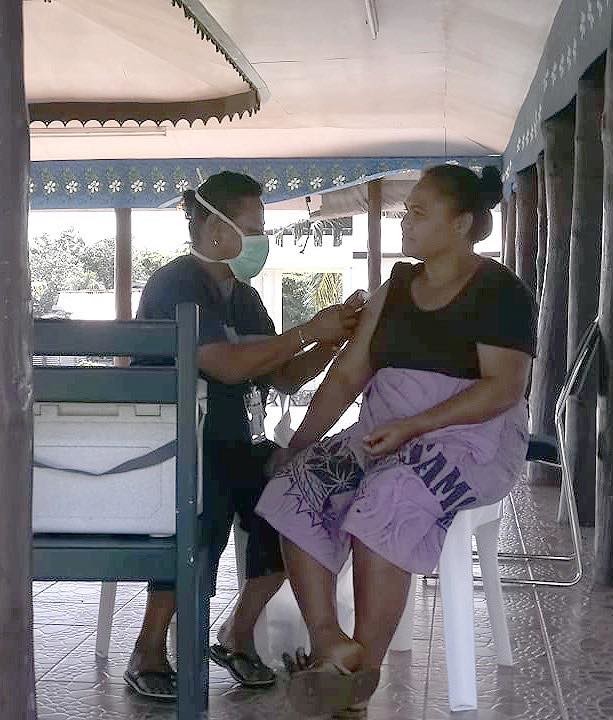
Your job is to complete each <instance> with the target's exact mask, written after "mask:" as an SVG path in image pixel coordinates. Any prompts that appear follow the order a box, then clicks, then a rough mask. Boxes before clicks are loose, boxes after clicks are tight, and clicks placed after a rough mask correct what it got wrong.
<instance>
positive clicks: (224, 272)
mask: <svg viewBox="0 0 613 720" xmlns="http://www.w3.org/2000/svg"><path fill="white" fill-rule="evenodd" d="M202 264H203V265H204V267H205V269H206V271H207V272H208V273H209V275H211V276H212V277H213V279H214V280H215V281H216V282H217V283H222V282H224V281H225V280H230V279H231V278H233V277H234V275H233V273H232V270H230V267H229V266H228V265H226V264H225V263H202Z"/></svg>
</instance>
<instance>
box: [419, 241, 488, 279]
mask: <svg viewBox="0 0 613 720" xmlns="http://www.w3.org/2000/svg"><path fill="white" fill-rule="evenodd" d="M480 262H481V258H480V257H479V256H478V255H476V254H475V253H474V252H473V251H472V249H471V248H467V249H466V250H463V251H461V252H458V253H445V254H444V255H439V256H436V257H433V258H428V259H427V260H426V261H425V262H424V273H425V274H426V278H427V279H428V283H429V284H430V285H432V286H434V287H436V286H439V285H446V284H448V283H450V282H453V281H454V280H455V279H456V278H460V277H462V276H463V275H465V274H467V273H469V272H472V271H473V270H475V269H476V267H477V265H478V264H479V263H480Z"/></svg>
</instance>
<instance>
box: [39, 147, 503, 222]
mask: <svg viewBox="0 0 613 720" xmlns="http://www.w3.org/2000/svg"><path fill="white" fill-rule="evenodd" d="M444 162H454V163H458V164H461V165H467V166H469V167H473V168H480V167H482V166H483V165H486V164H487V165H496V166H498V167H501V157H500V156H499V155H490V156H480V157H454V158H441V157H378V158H306V159H305V158H283V159H276V158H273V159H224V158H210V159H177V160H166V159H157V160H54V161H37V162H32V163H31V167H30V204H31V208H32V210H94V209H104V208H119V207H129V208H143V209H144V208H150V209H151V208H160V207H164V206H165V205H167V206H173V205H174V204H176V203H177V202H178V200H179V198H180V195H181V193H182V192H183V190H185V189H186V188H188V187H195V186H196V185H198V184H199V183H200V182H201V181H202V180H204V179H206V178H207V177H209V176H210V175H213V174H215V173H218V172H221V171H222V170H231V171H234V172H242V173H246V174H248V175H251V176H252V177H254V178H256V180H259V181H260V182H261V183H262V185H263V187H264V202H266V203H273V202H279V201H281V200H289V199H291V198H299V197H304V196H306V195H309V194H319V193H322V192H329V191H331V190H336V189H338V188H340V187H347V186H350V185H354V184H357V183H361V182H364V181H366V180H371V179H375V178H378V177H384V176H386V175H389V174H395V173H398V172H402V171H403V170H421V169H423V168H424V167H427V166H430V165H436V164H440V163H444Z"/></svg>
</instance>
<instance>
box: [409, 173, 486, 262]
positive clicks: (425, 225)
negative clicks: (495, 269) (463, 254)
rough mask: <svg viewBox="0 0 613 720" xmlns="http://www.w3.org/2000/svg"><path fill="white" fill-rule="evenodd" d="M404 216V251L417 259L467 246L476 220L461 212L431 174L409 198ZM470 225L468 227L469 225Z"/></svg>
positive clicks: (420, 182) (443, 253)
mask: <svg viewBox="0 0 613 720" xmlns="http://www.w3.org/2000/svg"><path fill="white" fill-rule="evenodd" d="M405 207H406V209H407V212H406V214H405V216H404V217H403V219H402V223H401V227H402V252H403V254H404V255H406V256H407V257H412V258H415V259H416V260H430V259H433V258H435V257H440V256H441V255H445V254H448V253H450V252H454V253H455V252H456V251H457V248H458V243H462V245H461V246H462V247H464V246H466V242H467V241H466V236H467V233H468V231H469V230H470V225H471V224H472V216H471V215H470V214H468V213H464V214H463V215H457V214H455V213H454V212H453V211H452V208H451V207H450V203H449V200H448V199H447V198H446V197H445V196H444V195H442V194H441V193H440V192H439V191H438V189H437V187H436V185H435V183H434V182H432V181H431V180H429V179H428V178H427V177H426V178H423V179H422V180H420V181H419V182H418V183H417V185H416V186H415V187H414V188H413V191H412V192H411V194H410V195H409V197H408V198H407V200H406V202H405ZM466 226H467V227H466Z"/></svg>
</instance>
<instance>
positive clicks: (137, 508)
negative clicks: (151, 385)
mask: <svg viewBox="0 0 613 720" xmlns="http://www.w3.org/2000/svg"><path fill="white" fill-rule="evenodd" d="M200 404H201V407H203V402H202V399H200ZM176 423H177V407H176V405H156V404H131V403H126V404H123V403H122V404H118V403H108V404H107V403H35V404H34V458H35V460H36V461H37V462H38V463H40V464H45V465H52V466H54V467H61V468H68V469H70V471H66V470H64V469H62V470H56V469H48V468H41V467H36V466H35V468H34V487H33V508H32V526H33V531H34V532H36V533H119V534H139V535H140V534H145V535H174V534H175V531H176V513H175V507H176V495H175V479H176V458H174V457H172V458H171V459H169V460H165V461H164V462H161V463H159V464H157V465H153V466H151V467H146V468H141V469H138V470H130V471H128V472H124V473H117V474H108V475H102V476H97V475H87V474H83V473H82V472H79V471H83V470H84V471H87V472H93V473H99V472H106V471H108V470H112V469H114V468H116V467H117V466H119V465H120V464H121V463H124V462H126V461H128V460H131V459H134V458H138V457H141V456H143V455H145V454H147V453H149V452H152V451H154V450H156V449H158V448H160V447H162V446H163V445H165V444H166V443H168V442H171V441H172V440H175V439H176V437H177V424H176ZM198 438H199V440H198V441H199V443H200V447H199V451H198V475H199V491H198V506H199V512H201V511H202V448H201V443H202V432H199V433H198ZM73 471H74V472H73Z"/></svg>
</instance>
